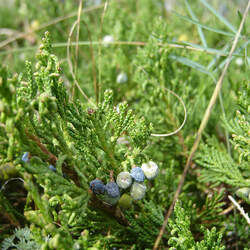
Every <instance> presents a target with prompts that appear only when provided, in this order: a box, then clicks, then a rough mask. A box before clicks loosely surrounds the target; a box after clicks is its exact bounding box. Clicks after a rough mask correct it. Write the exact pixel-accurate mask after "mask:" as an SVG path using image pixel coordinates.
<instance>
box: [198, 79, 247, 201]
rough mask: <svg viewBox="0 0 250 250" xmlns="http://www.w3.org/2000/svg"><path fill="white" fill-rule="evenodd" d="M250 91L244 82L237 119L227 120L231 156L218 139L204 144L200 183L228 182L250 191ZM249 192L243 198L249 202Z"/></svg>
mask: <svg viewBox="0 0 250 250" xmlns="http://www.w3.org/2000/svg"><path fill="white" fill-rule="evenodd" d="M249 89H250V88H249V84H247V83H246V82H245V83H244V84H243V86H242V89H241V91H239V94H238V98H237V107H238V110H237V112H236V115H235V117H234V119H232V120H231V121H229V122H228V121H226V120H225V119H224V124H225V128H226V129H227V130H228V132H230V133H231V135H232V139H231V140H230V142H231V143H232V146H233V147H232V153H231V154H230V153H229V152H228V151H227V150H226V147H225V145H224V144H223V143H220V142H218V139H216V138H215V137H212V138H208V139H207V141H206V144H203V145H201V147H200V152H199V153H198V154H197V160H196V161H197V163H199V164H200V165H202V166H203V167H204V168H203V169H202V171H201V178H200V180H202V181H204V182H213V183H214V184H216V185H219V184H221V183H226V184H228V185H230V186H232V187H235V188H245V189H249V187H250V179H249V177H250V176H249V171H250V166H249V152H250V151H249V145H250V144H249V143H250V137H249V129H250V116H249V105H250V103H249V99H250V91H249ZM241 190H242V189H241ZM248 192H249V191H248ZM248 192H247V193H246V194H245V195H243V196H241V197H244V199H246V200H247V201H248V202H249V200H248V199H249V198H248ZM240 193H241V192H240Z"/></svg>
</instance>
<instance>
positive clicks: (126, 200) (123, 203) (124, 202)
mask: <svg viewBox="0 0 250 250" xmlns="http://www.w3.org/2000/svg"><path fill="white" fill-rule="evenodd" d="M131 205H132V198H131V196H130V195H128V194H123V195H122V196H121V198H120V200H119V207H120V208H123V209H128V208H130V207H131Z"/></svg>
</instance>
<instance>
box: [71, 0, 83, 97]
mask: <svg viewBox="0 0 250 250" xmlns="http://www.w3.org/2000/svg"><path fill="white" fill-rule="evenodd" d="M81 13H82V0H79V6H78V13H77V30H76V47H75V63H74V69H75V75H77V62H78V50H79V34H80V21H81ZM74 95H75V84H73V86H72V98H74Z"/></svg>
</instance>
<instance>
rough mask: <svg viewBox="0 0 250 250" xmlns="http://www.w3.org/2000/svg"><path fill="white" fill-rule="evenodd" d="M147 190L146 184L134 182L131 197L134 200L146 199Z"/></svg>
mask: <svg viewBox="0 0 250 250" xmlns="http://www.w3.org/2000/svg"><path fill="white" fill-rule="evenodd" d="M146 189H147V187H146V185H145V184H143V183H138V182H134V183H133V185H132V187H131V190H130V195H131V197H132V198H133V199H134V200H140V199H142V198H143V197H144V195H145V193H146Z"/></svg>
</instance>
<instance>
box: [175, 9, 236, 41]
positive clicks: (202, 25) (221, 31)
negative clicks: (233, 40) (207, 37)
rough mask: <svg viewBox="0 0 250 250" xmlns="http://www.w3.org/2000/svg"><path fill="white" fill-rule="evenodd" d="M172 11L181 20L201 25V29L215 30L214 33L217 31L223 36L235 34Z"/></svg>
mask: <svg viewBox="0 0 250 250" xmlns="http://www.w3.org/2000/svg"><path fill="white" fill-rule="evenodd" d="M173 13H174V14H175V15H177V16H178V17H180V18H182V19H183V20H186V21H188V22H190V23H193V24H196V25H199V26H200V27H202V28H203V29H206V30H210V31H212V32H215V33H218V34H222V35H225V36H231V37H234V36H235V34H233V33H231V32H227V31H223V30H219V29H216V28H212V27H209V26H207V25H204V24H201V23H199V22H197V21H195V20H193V19H191V18H189V17H186V16H182V15H180V14H178V13H177V12H175V11H173Z"/></svg>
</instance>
